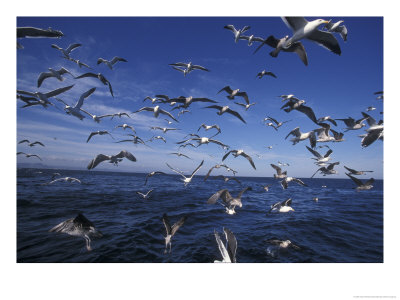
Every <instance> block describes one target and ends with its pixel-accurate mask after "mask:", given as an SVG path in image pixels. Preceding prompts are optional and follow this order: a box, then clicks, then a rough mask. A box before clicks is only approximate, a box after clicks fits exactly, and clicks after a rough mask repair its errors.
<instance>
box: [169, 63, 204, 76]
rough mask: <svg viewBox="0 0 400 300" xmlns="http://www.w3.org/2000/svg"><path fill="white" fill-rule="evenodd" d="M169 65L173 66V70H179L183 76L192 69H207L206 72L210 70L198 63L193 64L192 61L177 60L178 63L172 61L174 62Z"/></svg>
mask: <svg viewBox="0 0 400 300" xmlns="http://www.w3.org/2000/svg"><path fill="white" fill-rule="evenodd" d="M169 65H170V66H173V68H174V69H175V70H178V71H181V72H182V73H183V75H184V76H186V75H187V74H189V73H190V72H191V71H193V70H202V71H207V72H209V71H210V70H208V69H207V68H204V67H202V66H200V65H194V64H192V62H189V63H183V62H178V63H174V64H169Z"/></svg>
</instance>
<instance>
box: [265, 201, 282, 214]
mask: <svg viewBox="0 0 400 300" xmlns="http://www.w3.org/2000/svg"><path fill="white" fill-rule="evenodd" d="M281 206H282V205H281V202H277V203H275V204H273V205H271V209H270V210H269V211H268V212H269V213H270V212H271V211H272V210H273V209H274V208H279V207H281Z"/></svg>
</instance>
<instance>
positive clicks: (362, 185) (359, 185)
mask: <svg viewBox="0 0 400 300" xmlns="http://www.w3.org/2000/svg"><path fill="white" fill-rule="evenodd" d="M345 174H346V175H347V176H349V177H350V179H351V180H353V181H354V183H355V184H356V185H357V187H355V189H356V190H357V191H361V190H370V189H372V188H373V187H374V186H373V185H372V184H373V183H374V181H375V179H374V178H371V179H369V180H367V181H366V182H365V183H363V182H362V181H361V180H360V179H358V178H355V177H354V176H351V175H350V174H347V173H345Z"/></svg>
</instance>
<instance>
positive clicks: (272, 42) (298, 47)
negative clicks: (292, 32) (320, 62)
mask: <svg viewBox="0 0 400 300" xmlns="http://www.w3.org/2000/svg"><path fill="white" fill-rule="evenodd" d="M288 39H289V36H288V35H287V36H285V37H283V38H281V39H277V38H275V37H274V36H273V35H270V36H269V37H268V38H267V39H265V40H264V42H263V43H261V44H260V46H258V48H257V49H256V50H255V51H254V53H256V52H257V51H258V50H259V49H260V48H261V47H262V46H263V45H265V44H267V45H268V46H270V47H272V48H274V49H275V50H273V51H271V52H270V53H269V55H271V56H272V57H277V56H278V54H279V52H280V51H284V52H296V54H297V55H298V56H299V58H300V59H301V61H302V62H303V63H304V64H305V65H306V66H307V65H308V59H307V52H306V50H305V49H304V46H303V44H302V43H301V42H295V43H292V45H290V46H289V47H288V48H284V46H285V44H286V42H287V40H288ZM254 53H253V54H254Z"/></svg>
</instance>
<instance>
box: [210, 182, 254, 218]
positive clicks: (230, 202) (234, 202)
mask: <svg viewBox="0 0 400 300" xmlns="http://www.w3.org/2000/svg"><path fill="white" fill-rule="evenodd" d="M247 190H250V191H251V190H252V188H251V187H249V186H248V187H246V188H244V189H243V190H242V191H240V192H239V194H238V196H237V197H235V198H234V197H232V196H231V194H230V193H229V191H228V190H227V189H223V190H219V191H218V192H216V193H215V194H214V195H212V196H211V197H210V198H209V199H208V200H207V204H215V203H216V202H217V200H218V199H219V198H221V199H222V201H223V202H224V204H222V205H223V206H225V209H226V213H227V214H229V215H233V214H235V213H236V212H235V207H236V206H239V207H242V200H241V198H242V195H243V193H244V192H246V191H247Z"/></svg>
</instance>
